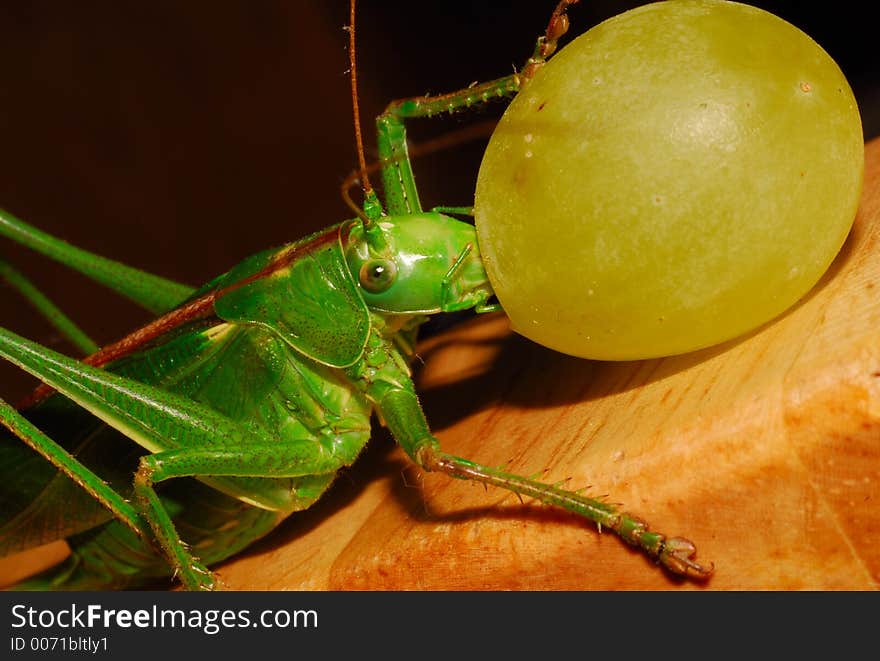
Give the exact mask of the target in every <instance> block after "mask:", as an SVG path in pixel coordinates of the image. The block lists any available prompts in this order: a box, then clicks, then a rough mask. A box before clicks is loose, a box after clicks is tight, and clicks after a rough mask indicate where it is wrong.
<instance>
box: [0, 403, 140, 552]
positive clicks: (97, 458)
mask: <svg viewBox="0 0 880 661" xmlns="http://www.w3.org/2000/svg"><path fill="white" fill-rule="evenodd" d="M28 418H29V419H30V420H31V421H32V422H34V423H35V424H37V425H38V426H39V427H40V428H41V429H43V430H44V431H46V432H47V433H49V434H50V435H51V436H52V437H53V438H54V439H56V440H59V441H60V442H61V444H62V445H63V446H64V447H65V448H66V449H67V450H68V451H69V452H71V453H72V454H74V455H75V456H76V457H77V458H78V459H79V460H80V461H82V462H83V463H84V464H86V465H87V466H89V467H90V468H91V469H92V470H94V471H96V472H98V473H99V474H101V476H102V477H103V478H104V479H105V480H106V481H107V482H109V483H110V484H111V485H113V487H114V488H115V489H116V490H117V491H119V492H120V493H123V494H126V495H127V494H128V493H129V492H130V490H131V474H132V471H133V470H134V468H135V467H136V466H137V456H138V454H142V453H143V451H139V449H138V448H137V446H135V445H134V444H133V443H131V442H130V441H128V440H127V439H125V438H120V437H119V436H118V434H116V433H115V432H113V430H110V429H108V428H106V427H105V426H104V425H103V424H102V423H101V422H100V421H99V420H97V419H96V418H94V417H92V416H91V415H89V414H88V413H87V412H85V411H83V410H82V409H80V408H79V407H77V406H76V405H75V404H73V403H72V402H70V401H69V400H67V399H65V398H63V397H59V396H56V397H51V398H50V399H48V400H46V401H45V402H43V403H42V404H40V405H39V406H37V407H35V408H33V409H31V410H30V411H29V412H28ZM0 475H3V480H2V481H0V556H4V555H8V554H9V553H15V552H16V551H22V550H24V549H27V548H31V547H33V546H38V545H40V544H45V543H47V542H51V541H54V540H56V539H62V538H65V537H70V536H71V535H75V534H77V533H80V532H83V531H85V530H89V529H91V528H93V527H95V526H97V525H99V524H101V523H104V522H105V521H109V520H110V519H112V518H113V515H112V514H111V513H110V512H109V510H107V509H106V508H105V507H103V506H102V505H101V504H99V503H98V502H97V501H96V500H94V499H93V498H92V497H91V496H90V495H89V494H88V493H86V492H85V491H84V490H83V489H82V488H81V487H80V486H79V485H77V484H75V483H74V482H73V481H72V480H70V479H69V478H68V477H66V476H65V475H64V474H62V473H60V472H59V471H58V470H57V469H56V468H55V467H54V466H52V465H51V464H50V463H49V462H47V461H46V460H45V459H43V458H42V457H41V456H40V455H38V454H37V453H36V452H34V451H33V450H31V449H30V448H29V447H27V446H26V445H24V444H23V443H22V442H21V441H20V440H19V439H18V438H16V437H14V436H13V435H12V434H10V433H9V432H7V431H6V430H0Z"/></svg>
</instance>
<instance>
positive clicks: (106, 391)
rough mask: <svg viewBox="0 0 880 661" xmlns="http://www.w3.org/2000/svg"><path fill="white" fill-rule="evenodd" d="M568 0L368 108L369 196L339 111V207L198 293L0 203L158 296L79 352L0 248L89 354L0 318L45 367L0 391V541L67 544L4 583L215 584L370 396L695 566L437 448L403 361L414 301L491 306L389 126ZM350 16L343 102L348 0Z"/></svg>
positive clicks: (353, 438) (592, 502)
mask: <svg viewBox="0 0 880 661" xmlns="http://www.w3.org/2000/svg"><path fill="white" fill-rule="evenodd" d="M575 1H576V0H568V1H565V0H564V1H563V2H561V3H560V4H559V6H558V7H557V8H556V10H555V11H554V12H553V14H552V16H551V19H550V22H549V24H548V27H547V30H546V31H545V33H544V35H542V36H541V37H540V38H539V39H538V41H537V45H536V47H535V50H534V53H533V55H532V57H531V58H530V59H529V61H528V63H527V64H526V66H525V67H524V69H523V70H522V72H520V73H517V74H512V75H509V76H506V77H503V78H499V79H497V80H494V81H491V82H488V83H483V84H480V85H475V86H472V87H470V88H467V89H465V90H460V91H457V92H453V93H450V94H445V95H440V96H427V97H417V98H410V99H403V100H399V101H395V102H393V103H391V104H390V105H389V106H388V107H387V109H386V110H385V112H384V113H382V114H381V115H380V116H379V117H378V118H377V121H376V127H377V143H378V152H379V158H380V167H379V169H380V172H381V178H382V181H383V189H384V203H383V202H381V201H380V200H379V197H378V195H377V194H376V193H375V192H374V190H373V189H372V187H371V185H370V183H369V178H368V168H367V167H366V164H365V159H364V156H363V147H362V145H361V144H360V129H359V127H358V126H357V119H356V136H357V138H358V154H359V158H360V170H359V180H360V182H361V183H362V186H363V189H364V201H363V204H362V205H361V206H357V205H354V204H352V206H353V208H354V210H355V213H356V217H355V218H353V219H351V220H347V221H345V222H342V223H340V224H337V225H334V226H332V227H329V228H327V229H325V230H322V231H319V232H316V233H314V234H312V235H311V236H308V237H306V238H304V239H302V240H299V241H296V242H294V243H291V244H289V245H286V246H283V247H281V248H275V249H271V250H266V251H264V252H261V253H259V254H256V255H254V256H252V257H250V258H248V259H246V260H244V261H243V262H241V263H240V264H238V265H237V266H235V267H233V268H232V269H230V270H229V271H228V272H226V273H224V274H222V275H220V276H219V277H217V278H215V279H213V280H212V281H210V282H209V283H207V284H206V285H204V286H203V287H201V288H200V289H198V290H192V289H191V288H189V287H186V286H184V285H180V284H177V283H175V282H172V281H169V280H166V279H164V278H160V277H158V276H154V275H150V274H146V273H143V272H141V271H138V270H136V269H133V268H131V267H128V266H125V265H122V264H120V263H118V262H114V261H111V260H108V259H105V258H102V257H100V256H97V255H94V254H92V253H88V252H86V251H83V250H80V249H78V248H75V247H73V246H70V245H69V244H66V243H64V242H62V241H60V240H58V239H56V238H55V237H52V236H50V235H48V234H46V233H43V232H41V231H39V230H37V229H36V228H33V227H31V226H30V225H28V224H26V223H25V222H23V221H21V220H19V219H17V218H16V217H14V216H12V215H11V214H9V213H6V212H2V213H0V234H2V235H4V236H6V237H8V238H10V239H12V240H14V241H17V242H19V243H21V244H23V245H25V246H27V247H29V248H31V249H34V250H36V251H38V252H41V253H43V254H44V255H46V256H48V257H51V258H53V259H56V260H58V261H60V262H61V263H63V264H65V265H66V266H69V267H70V268H72V269H74V270H76V271H78V272H80V273H83V274H85V275H87V276H89V277H91V278H92V279H94V280H96V281H97V282H99V283H101V284H103V285H105V286H108V287H111V288H113V289H115V290H116V291H117V292H119V293H121V294H122V295H124V296H126V297H128V298H130V299H131V300H133V301H135V302H136V303H138V304H140V305H141V306H143V307H145V308H146V309H148V310H150V311H151V312H153V313H155V314H158V315H159V316H158V318H157V319H156V320H155V321H153V322H152V323H150V324H148V325H146V326H144V327H142V328H140V329H139V330H137V331H135V332H134V333H132V334H130V335H128V336H126V337H124V338H123V339H121V340H120V341H118V342H116V343H114V344H111V345H108V346H105V347H103V348H101V349H97V347H96V346H95V345H94V344H93V343H92V342H91V340H89V339H88V338H87V337H85V335H84V334H83V333H81V331H79V330H78V328H77V327H76V326H75V324H73V322H71V321H70V320H69V319H68V318H67V317H65V316H64V315H63V314H62V313H61V312H60V310H58V309H57V308H56V307H55V306H54V305H53V304H52V303H51V302H50V301H48V299H46V298H45V297H44V296H43V295H42V294H41V293H40V292H39V291H37V290H36V289H34V288H33V287H31V285H30V284H29V283H28V281H27V280H26V279H24V278H23V276H21V275H20V274H18V273H17V272H16V271H15V270H13V269H12V268H11V267H10V266H8V265H5V264H4V265H2V270H0V273H2V275H4V277H5V279H6V280H7V282H8V283H9V284H11V285H12V286H13V287H14V288H16V289H18V290H19V291H21V293H23V294H24V295H25V296H26V297H27V298H28V299H29V300H30V301H31V302H32V303H33V304H35V305H36V306H37V307H38V308H40V309H41V311H42V312H43V313H44V314H45V315H46V316H47V317H49V318H50V319H51V320H53V321H54V323H56V325H57V327H58V328H59V329H60V330H61V332H62V333H63V334H64V335H65V336H66V337H68V338H69V339H70V340H71V342H73V343H74V344H75V345H77V346H79V347H80V348H81V349H82V350H83V351H84V352H86V353H90V354H91V355H89V357H88V358H86V359H84V360H82V361H79V360H75V359H72V358H69V357H66V356H64V355H61V354H59V353H57V352H55V351H52V350H50V349H48V348H46V347H43V346H41V345H39V344H37V343H34V342H32V341H29V340H26V339H24V338H22V337H20V336H18V335H16V334H14V333H12V332H10V331H8V330H5V329H0V355H2V356H3V358H5V359H6V360H8V361H10V362H11V363H13V364H15V365H17V366H18V367H20V368H21V369H23V370H25V371H27V372H29V373H30V374H32V375H34V376H36V377H37V378H38V379H40V381H42V382H43V384H44V385H43V386H41V388H39V389H38V390H37V391H35V392H34V394H32V395H31V397H30V398H29V400H28V402H27V403H26V404H25V405H23V406H22V407H20V409H16V408H13V407H12V406H10V405H9V404H6V403H5V402H2V401H0V422H2V424H3V425H4V426H5V427H6V428H7V429H8V430H10V432H11V435H8V436H7V437H3V438H2V439H0V471H2V473H0V474H2V475H4V476H6V479H5V480H4V484H3V485H2V487H0V553H3V554H9V553H12V552H16V551H20V550H23V549H27V548H30V547H32V546H35V545H38V544H42V543H46V542H49V541H53V540H57V539H62V538H63V539H66V540H67V541H68V543H69V545H70V547H71V551H72V553H71V555H70V556H69V558H68V559H67V560H66V561H64V562H63V563H62V564H61V565H60V566H58V567H54V568H52V569H50V570H48V571H47V572H44V573H43V574H41V575H38V576H36V577H34V578H32V579H28V580H26V581H25V582H23V583H21V584H19V585H18V586H16V587H18V588H21V589H80V590H81V589H109V588H124V587H137V586H139V585H143V584H145V583H146V582H150V581H153V580H155V579H156V578H157V577H162V576H169V575H173V576H175V577H177V578H178V579H179V580H180V581H181V583H182V584H183V586H184V587H185V588H187V589H192V590H208V589H213V588H215V587H217V581H216V579H215V577H214V575H213V573H212V572H211V571H210V570H209V569H208V567H209V566H211V565H213V564H215V563H217V562H220V561H222V560H223V559H225V558H228V557H229V556H231V555H233V554H235V553H237V552H239V551H241V550H242V549H244V548H245V547H247V546H248V545H249V544H251V543H252V542H254V541H255V540H257V539H259V538H261V537H262V536H264V535H266V534H267V533H269V532H270V531H271V530H272V529H273V528H275V527H276V526H277V525H278V524H279V523H280V522H281V521H283V520H284V519H285V518H286V517H287V516H288V515H290V514H291V513H293V512H296V511H298V510H303V509H305V508H308V507H309V506H311V505H312V504H313V503H314V502H315V501H316V500H317V499H318V498H319V497H320V496H321V495H322V494H323V493H324V492H325V491H326V490H327V488H328V487H329V486H330V485H331V484H332V482H333V480H334V477H335V476H336V474H337V473H338V472H339V470H340V469H342V468H344V467H347V466H349V465H351V464H352V463H353V462H354V461H355V460H356V459H357V457H358V455H359V454H360V452H361V451H362V449H363V448H364V446H365V445H366V443H367V441H368V440H369V436H370V420H371V416H372V414H373V413H376V414H377V416H378V418H379V420H380V421H381V422H382V423H383V424H384V425H385V426H386V427H387V428H388V429H389V430H390V432H391V434H392V435H393V437H394V439H395V440H396V442H397V443H398V444H399V445H400V446H401V447H402V448H403V450H405V452H406V453H407V454H408V455H409V456H410V458H411V459H412V460H413V461H414V462H415V463H416V464H417V465H418V466H420V467H421V468H422V469H424V470H427V471H438V472H442V473H446V474H447V475H449V476H451V477H454V478H459V479H464V480H473V481H477V482H482V483H485V484H490V485H494V486H498V487H501V488H504V489H507V490H509V491H512V492H515V493H517V494H519V495H521V496H527V497H532V498H535V499H537V500H538V501H540V502H543V503H547V504H550V505H554V506H557V507H561V508H564V509H566V510H568V511H570V512H573V513H575V514H577V515H580V516H582V517H585V518H587V519H589V520H591V521H594V522H595V523H596V524H597V525H598V526H599V527H600V528H602V529H608V530H612V531H614V532H615V533H617V534H618V535H619V536H620V537H621V538H622V539H623V540H624V541H626V542H627V543H629V544H631V545H633V546H636V547H638V548H640V549H641V550H643V551H644V552H645V553H646V554H648V555H649V556H650V557H652V558H654V559H656V561H657V562H658V563H659V564H660V565H662V566H663V567H665V568H666V569H668V570H669V571H671V572H673V573H676V574H680V575H684V576H689V577H693V578H706V577H707V576H709V575H710V574H711V568H707V567H705V566H703V565H700V564H699V563H697V562H696V561H695V560H694V559H693V557H694V554H695V552H696V550H695V547H694V545H693V544H692V543H691V542H689V541H688V540H685V539H682V538H668V537H666V536H664V535H662V534H659V533H656V532H652V531H650V530H649V529H648V527H647V525H646V524H645V523H643V522H642V521H640V520H639V519H637V518H635V517H633V516H631V515H630V514H627V513H625V512H623V511H621V510H620V509H619V508H618V507H617V506H615V505H612V504H609V503H606V502H603V501H601V500H597V499H593V498H589V497H587V496H585V495H583V494H581V493H578V492H573V491H568V490H565V489H563V488H561V487H559V486H556V485H550V484H544V483H541V482H538V481H536V480H533V479H529V478H526V477H521V476H518V475H514V474H510V473H508V472H505V471H503V470H500V469H495V468H490V467H487V466H482V465H480V464H477V463H474V462H472V461H468V460H466V459H463V458H460V457H456V456H452V455H450V454H448V453H446V452H444V451H443V450H442V449H441V445H440V441H439V440H438V439H437V438H436V437H435V436H434V435H433V434H432V432H431V429H430V427H429V425H428V422H427V420H426V419H425V416H424V413H423V412H422V408H421V406H420V404H419V400H418V397H417V394H416V391H415V388H414V386H413V382H412V380H411V376H410V368H409V364H410V362H411V360H412V358H413V357H414V355H415V345H416V337H417V332H418V329H419V326H420V325H421V324H422V323H423V322H424V321H426V320H427V319H428V318H429V317H430V316H432V315H435V314H441V313H451V312H457V311H462V310H475V311H476V312H487V311H491V310H497V309H499V307H498V305H497V304H496V303H494V302H493V292H492V288H491V285H490V283H489V281H488V279H487V276H486V273H485V271H484V268H483V264H482V261H481V258H480V250H479V246H478V244H477V240H476V234H475V231H474V228H473V225H472V224H470V223H467V222H464V221H462V220H458V219H456V218H454V217H453V216H455V215H460V214H461V213H467V210H462V209H434V210H431V211H424V210H423V209H422V207H421V205H420V202H419V197H418V191H417V188H416V182H415V179H414V176H413V172H412V168H411V163H410V158H409V156H408V153H407V141H406V131H405V123H406V122H407V121H408V120H411V119H415V118H420V117H428V116H431V115H436V114H438V113H441V112H452V111H456V110H459V109H465V108H469V107H475V106H481V105H484V104H486V103H488V102H489V101H491V100H494V99H498V98H502V99H509V98H511V97H512V96H514V95H515V94H516V93H517V91H518V90H519V89H520V88H521V87H522V86H523V85H525V84H527V82H528V80H529V78H530V77H531V76H532V75H534V73H535V71H537V70H538V69H539V68H540V67H541V66H542V65H543V64H544V62H545V61H546V60H547V58H548V57H549V56H550V55H551V54H552V52H553V51H554V50H555V48H556V45H557V42H558V40H559V38H560V37H561V36H562V35H563V34H564V33H565V32H566V30H567V19H566V10H567V8H568V6H569V5H570V4H573V3H574V2H575ZM349 32H350V38H351V46H350V55H351V58H352V96H353V99H354V101H355V117H356V118H357V114H358V113H357V93H356V75H355V71H356V70H355V67H354V52H355V50H354V2H352V4H351V26H350V29H349ZM59 393H60V394H59ZM13 435H14V436H16V437H18V439H20V441H23V443H22V442H20V441H19V440H18V439H16V438H13ZM144 450H146V451H147V453H146V454H144ZM175 478H177V479H175ZM193 478H194V479H193Z"/></svg>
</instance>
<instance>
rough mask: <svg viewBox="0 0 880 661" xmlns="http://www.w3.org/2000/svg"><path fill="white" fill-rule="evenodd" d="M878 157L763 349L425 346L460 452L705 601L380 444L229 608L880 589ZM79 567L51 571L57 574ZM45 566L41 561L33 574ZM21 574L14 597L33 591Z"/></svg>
mask: <svg viewBox="0 0 880 661" xmlns="http://www.w3.org/2000/svg"><path fill="white" fill-rule="evenodd" d="M878 238H880V141H877V140H875V141H873V142H871V143H869V144H868V145H867V148H866V173H865V186H864V194H863V198H862V204H861V208H860V211H859V215H858V218H857V220H856V223H855V226H854V228H853V231H852V232H851V234H850V236H849V238H848V240H847V242H846V244H845V245H844V247H843V249H842V251H841V253H840V255H839V256H838V257H837V259H836V260H835V262H834V264H833V265H832V267H831V269H830V270H829V272H828V273H827V274H826V275H825V276H824V277H823V278H822V280H821V281H820V283H819V284H818V285H817V286H816V287H815V288H814V289H813V290H812V291H811V292H810V293H809V295H808V296H807V297H806V298H805V299H804V300H802V301H801V302H800V303H799V304H798V305H797V306H795V307H794V308H793V309H791V310H789V311H788V312H787V313H785V314H784V315H782V316H781V317H780V318H778V319H776V320H774V321H773V322H771V323H769V324H766V325H765V326H763V327H762V328H760V329H758V330H756V331H755V332H753V333H751V334H750V335H748V336H746V337H744V338H740V339H738V340H736V341H732V342H728V343H726V344H723V345H721V346H717V347H714V348H710V349H706V350H704V351H699V352H696V353H691V354H687V355H683V356H676V357H671V358H664V359H658V360H649V361H639V362H622V363H603V362H595V361H586V360H579V359H575V358H569V357H566V356H563V355H560V354H557V353H554V352H552V351H549V350H547V349H544V348H542V347H540V346H537V345H535V344H533V343H530V342H529V341H527V340H525V339H523V338H520V337H518V336H516V335H514V334H512V333H511V332H510V331H509V329H508V325H507V322H506V319H505V318H504V317H502V316H491V317H485V318H478V319H476V320H473V321H471V322H468V323H466V324H463V325H461V326H459V327H456V328H454V329H452V330H450V331H447V332H444V333H442V334H439V335H437V336H435V337H432V338H430V339H429V340H427V341H425V342H424V343H423V344H422V345H421V346H420V352H419V353H420V359H421V360H420V363H419V364H418V365H417V367H416V377H417V383H418V388H419V392H420V393H421V397H422V402H423V405H424V407H425V410H426V412H427V415H428V419H429V421H430V422H431V423H432V426H433V428H434V430H435V432H436V433H437V435H438V436H439V438H440V439H441V441H442V442H443V445H444V449H445V450H446V451H448V452H452V453H455V454H458V455H461V456H463V457H466V458H470V459H473V460H476V461H479V462H481V463H485V464H489V465H501V464H506V465H507V466H508V467H509V468H510V470H512V471H515V472H518V473H522V474H528V475H540V476H541V477H542V479H544V480H547V481H551V482H555V481H559V480H566V481H567V482H566V483H567V485H569V486H570V487H571V488H581V487H586V486H588V485H589V486H590V489H589V493H591V494H594V495H600V494H608V497H609V499H610V500H613V501H615V502H620V503H623V504H625V506H626V508H627V509H628V510H629V511H631V512H632V513H634V514H637V515H639V516H641V517H643V518H644V519H646V520H647V521H648V522H649V523H650V524H651V525H652V527H653V528H654V529H657V530H660V531H662V532H665V533H667V534H670V535H683V536H686V537H688V538H690V539H691V540H692V541H694V542H695V543H696V545H697V547H698V549H699V558H700V559H701V560H703V561H707V562H712V563H714V565H715V569H716V572H715V575H714V576H713V577H712V579H711V580H710V581H708V582H707V583H692V582H687V581H681V580H678V579H674V578H671V577H670V576H669V575H667V574H666V573H664V572H663V571H662V570H660V569H658V568H657V567H656V566H654V565H653V564H652V563H651V562H650V561H649V560H647V559H646V558H644V557H643V556H642V555H641V554H639V553H638V552H636V551H633V550H631V549H630V548H628V547H627V546H626V545H625V544H623V543H622V542H621V541H620V540H618V539H617V538H616V537H615V536H613V535H610V534H599V533H598V532H597V531H596V529H595V527H594V526H592V525H589V524H587V523H585V522H583V521H581V520H579V519H577V518H575V517H573V516H569V515H567V514H564V513H559V512H556V511H554V510H552V509H549V508H546V507H543V506H540V505H536V504H532V503H529V502H526V503H521V502H520V501H519V500H518V499H517V498H516V497H514V496H510V495H507V494H505V493H503V492H501V491H499V490H495V489H489V490H486V489H484V488H483V487H480V486H477V485H473V484H468V483H463V482H459V481H452V480H449V479H447V478H445V477H443V476H439V475H432V474H421V473H420V472H419V471H418V470H416V469H415V468H413V467H412V465H411V464H410V462H409V461H408V460H407V458H406V457H405V455H404V454H403V453H402V452H401V451H400V450H398V449H397V448H396V447H394V445H393V443H392V442H391V441H390V439H389V438H388V436H387V434H386V433H385V432H384V431H383V430H378V429H377V431H376V434H375V436H374V439H373V441H372V442H371V445H370V447H369V448H368V450H367V451H366V453H365V456H364V457H362V459H361V461H359V462H358V463H357V464H356V466H355V467H354V468H352V469H351V470H350V471H347V472H345V473H344V474H342V475H341V476H340V477H339V479H338V480H337V483H336V484H335V485H334V488H333V489H332V490H331V492H330V493H329V494H328V495H327V497H326V498H325V499H324V500H322V502H320V503H319V504H318V505H317V506H315V507H314V508H313V509H311V510H309V511H307V512H303V513H300V514H297V515H294V516H293V517H291V518H290V519H289V520H288V521H287V522H285V523H284V524H283V525H282V526H281V527H280V528H279V529H278V530H277V531H276V532H275V533H273V534H272V535H270V536H269V537H267V538H266V539H264V540H262V541H261V542H259V543H257V544H256V545H255V546H254V547H253V548H252V549H251V550H249V551H248V552H247V553H245V554H243V555H242V556H240V557H238V558H236V559H234V560H232V561H229V562H227V563H225V564H224V565H221V566H220V567H219V569H218V573H219V576H220V578H221V581H222V582H223V584H224V586H225V587H226V588H228V589H236V590H239V589H257V590H278V589H293V590H296V589H311V590H379V589H395V590H399V589H403V590H459V589H475V590H560V589H573V590H587V589H605V590H623V589H627V590H641V589H693V588H697V589H719V590H731V589H769V590H788V589H819V590H825V589H876V588H877V587H878V581H880V547H878V545H877V544H876V540H877V539H878V533H880V509H878V507H877V502H878V495H880V494H878V489H877V485H878V482H880V332H878V329H880V296H878V293H880V252H878ZM62 552H63V551H62V550H61V548H60V547H59V546H58V545H56V546H53V547H50V548H48V549H42V550H41V551H40V554H42V556H41V559H37V560H35V561H36V562H39V561H43V562H45V561H47V560H46V559H47V558H51V557H56V556H57V555H58V554H59V553H62ZM29 557H30V559H33V558H34V557H36V556H35V555H34V554H31V556H29ZM25 562H26V561H25V559H24V558H23V557H15V558H7V559H5V561H4V564H3V566H0V575H2V573H3V572H6V576H13V575H16V574H21V573H23V572H24V571H25V570H26V564H25Z"/></svg>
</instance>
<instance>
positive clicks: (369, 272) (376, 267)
mask: <svg viewBox="0 0 880 661" xmlns="http://www.w3.org/2000/svg"><path fill="white" fill-rule="evenodd" d="M396 277H397V264H395V263H394V262H392V261H391V260H390V259H371V260H370V261H368V262H364V264H363V266H361V271H360V273H359V274H358V279H359V280H360V283H361V287H363V288H364V289H366V290H367V291H368V292H370V293H371V294H379V293H381V292H383V291H385V290H386V289H388V288H389V287H390V286H391V285H392V284H393V283H394V280H395V278H396Z"/></svg>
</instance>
